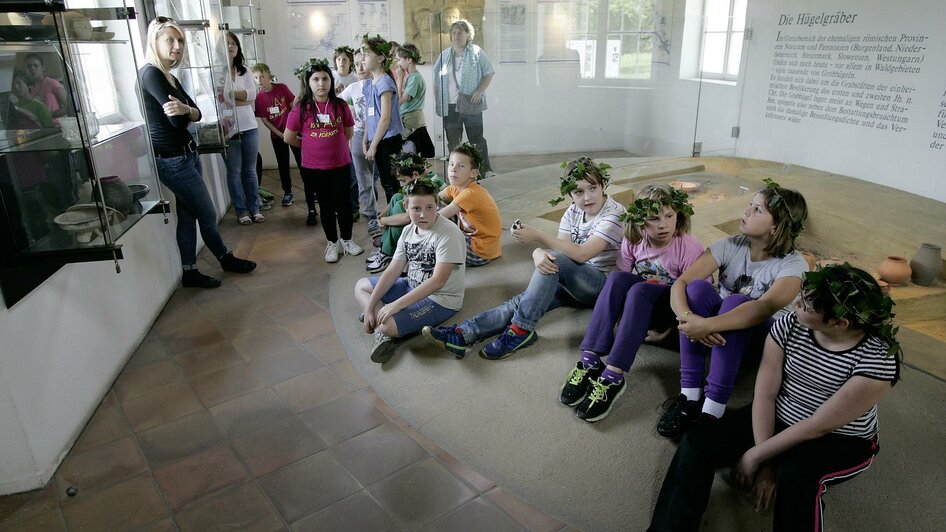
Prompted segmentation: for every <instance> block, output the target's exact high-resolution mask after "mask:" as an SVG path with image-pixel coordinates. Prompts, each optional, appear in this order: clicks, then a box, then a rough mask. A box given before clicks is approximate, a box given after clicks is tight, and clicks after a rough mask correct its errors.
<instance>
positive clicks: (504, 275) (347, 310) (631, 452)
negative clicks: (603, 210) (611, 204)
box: [331, 159, 946, 531]
mask: <svg viewBox="0 0 946 532" xmlns="http://www.w3.org/2000/svg"><path fill="white" fill-rule="evenodd" d="M688 161H689V162H687V161H684V162H683V163H681V162H680V161H669V162H666V163H662V162H660V161H656V160H642V159H615V160H608V162H609V163H611V164H613V165H614V166H615V167H616V168H615V170H614V175H615V182H614V185H613V186H612V189H611V191H610V192H611V193H612V194H615V195H616V196H617V197H619V198H620V197H622V196H623V197H627V194H628V193H627V192H626V191H627V190H628V187H631V186H633V187H638V188H639V186H640V185H641V183H645V182H647V180H649V179H651V178H652V177H653V176H654V175H657V174H658V173H664V174H666V173H667V172H663V171H662V170H661V168H663V169H664V170H666V169H668V168H670V169H671V170H672V169H674V168H675V169H676V170H673V171H670V172H669V173H670V174H673V173H675V172H677V171H688V172H691V171H694V170H698V169H694V168H690V166H692V164H693V163H692V160H688ZM766 164H767V163H764V162H756V163H754V164H750V165H748V166H749V167H753V166H755V167H764V166H765V165H766ZM778 168H780V169H783V170H784V168H783V167H782V166H781V165H779V166H778ZM559 171H560V170H558V167H557V165H549V166H545V167H538V168H534V169H527V170H521V171H517V172H514V173H509V174H505V175H500V176H497V177H495V178H492V179H490V180H488V181H486V182H484V185H485V186H486V187H487V188H488V189H489V190H490V192H491V193H492V194H493V196H494V198H496V200H497V203H498V204H499V206H500V210H501V212H502V214H503V221H504V225H505V226H508V225H509V224H510V223H511V222H512V220H514V219H516V218H522V219H523V221H525V222H527V223H528V222H531V223H534V224H536V225H538V226H540V227H542V228H543V229H546V230H549V231H552V230H554V228H555V227H556V226H557V222H554V221H552V220H549V219H545V218H539V216H541V215H542V214H544V213H548V212H550V211H553V210H554V209H553V208H552V207H549V205H548V204H547V203H546V202H547V200H548V199H550V198H552V197H554V195H555V194H554V192H555V189H556V180H555V179H554V176H555V175H556V173H557V172H559ZM695 177H698V178H700V179H703V180H704V185H712V184H713V183H716V184H719V183H723V182H726V178H725V177H724V176H722V174H719V175H715V174H707V173H702V174H693V175H690V176H689V179H691V180H692V179H693V178H695ZM671 179H674V178H673V177H666V175H665V176H664V177H660V178H659V179H656V180H657V181H669V180H671ZM783 179H784V178H783ZM799 179H802V178H801V177H799ZM741 182H742V181H739V179H735V180H732V182H726V187H722V188H720V189H719V190H717V191H716V192H709V191H707V192H705V194H706V195H707V196H706V197H704V198H702V200H701V202H697V213H698V217H697V218H696V225H697V226H698V227H697V228H696V230H695V231H694V232H695V234H697V236H699V237H700V238H701V239H703V241H704V244H708V243H709V241H710V240H711V239H714V238H718V237H719V236H721V235H722V234H725V226H724V225H723V226H721V225H720V224H719V223H714V222H713V221H711V219H710V218H708V217H704V218H702V219H701V218H700V217H699V213H700V209H701V204H702V205H703V207H702V208H704V211H705V212H714V209H717V208H721V207H720V206H719V205H714V203H720V202H725V201H730V202H732V203H733V205H738V204H741V203H742V201H743V198H738V197H735V196H738V195H739V194H740V190H741V189H739V188H738V186H739V183H741ZM799 182H803V180H802V181H799ZM622 185H623V186H622ZM746 186H748V187H750V188H753V189H754V188H757V186H758V183H752V180H751V179H750V180H749V181H746ZM793 186H796V187H797V188H800V189H802V190H803V192H804V190H805V188H804V187H803V186H800V185H797V184H793ZM622 192H623V194H622ZM822 201H825V199H822ZM745 202H748V199H745ZM728 208H729V209H730V210H732V209H733V208H735V209H736V210H735V211H733V212H732V213H731V215H732V217H733V218H735V217H738V215H739V214H740V212H741V211H740V210H739V207H728ZM728 214H729V211H727V216H728ZM550 218H552V219H557V216H550ZM701 224H703V225H702V227H700V226H701ZM717 233H718V235H717ZM504 237H507V239H506V241H505V245H504V248H503V252H504V255H503V258H502V259H500V260H498V261H497V262H495V263H493V264H491V265H488V266H486V267H483V268H476V269H469V270H468V272H467V283H466V285H467V290H466V299H465V303H464V308H463V310H462V311H461V312H460V313H459V314H458V315H457V317H456V319H457V321H459V320H461V319H463V318H466V317H468V316H471V315H473V314H475V313H476V312H478V311H480V310H483V309H486V308H489V307H491V306H493V305H495V304H498V303H500V302H501V301H502V300H504V299H506V298H508V297H510V296H512V295H514V294H516V293H517V292H519V291H521V290H522V289H524V288H525V286H526V284H527V282H528V279H529V276H530V275H531V271H532V264H531V260H530V258H529V254H530V252H531V247H529V246H523V245H518V244H515V243H514V242H512V240H511V239H509V238H508V234H506V235H504ZM364 275H365V272H364V269H363V261H362V260H361V257H346V258H343V259H342V262H341V263H339V264H338V265H337V266H336V268H335V270H334V271H333V275H332V281H331V283H332V286H331V308H332V312H333V319H334V322H335V325H336V329H337V333H338V336H339V338H340V339H341V341H342V344H343V345H344V347H345V348H346V351H347V352H348V355H349V358H350V359H351V362H352V364H353V365H354V367H355V368H356V370H357V371H358V372H359V373H360V374H361V375H362V376H364V377H365V378H366V379H367V380H368V381H369V382H370V383H371V385H372V386H373V387H374V389H375V390H377V392H378V393H379V394H380V395H381V396H382V397H383V398H384V399H385V400H386V401H387V402H388V403H390V404H391V405H392V406H393V407H394V408H395V409H396V410H397V411H398V412H400V413H401V415H403V416H404V417H405V418H406V419H407V420H409V421H410V422H411V424H412V425H413V426H415V427H416V428H418V430H420V431H421V432H423V433H424V434H425V435H427V436H428V437H430V438H431V439H433V440H434V441H435V442H436V443H437V444H438V445H440V446H441V447H443V448H444V449H446V450H447V451H449V452H450V453H452V454H454V455H455V456H457V457H458V458H459V459H460V460H461V461H462V462H463V463H465V464H466V465H468V466H469V467H471V468H472V469H474V470H476V471H478V472H480V473H481V474H483V475H484V476H486V477H487V478H489V479H491V480H493V481H494V482H496V484H497V485H498V486H500V487H502V488H503V489H505V490H508V491H510V492H512V493H514V494H515V495H517V496H519V497H521V498H523V499H524V500H525V501H527V502H529V503H531V504H534V505H535V506H537V507H538V508H540V509H542V510H543V511H546V512H548V513H551V514H553V515H555V516H557V517H559V518H561V519H563V520H564V521H566V522H568V523H569V524H571V525H573V526H575V527H577V528H580V529H583V530H643V529H644V528H646V526H647V523H648V522H649V518H650V512H651V509H652V507H653V502H654V500H655V499H656V495H657V491H658V490H659V487H660V482H661V480H662V478H663V474H664V472H665V471H666V467H667V465H668V464H669V462H670V458H671V456H672V454H673V452H674V449H675V445H674V444H673V443H672V442H670V441H668V440H666V439H664V438H661V437H660V436H658V435H657V434H656V432H655V429H654V426H655V424H656V421H657V419H658V417H659V415H660V405H661V403H663V401H664V400H665V399H666V398H668V397H670V396H671V395H674V394H676V393H677V391H678V387H679V381H678V370H679V362H678V355H677V354H676V353H675V352H673V351H669V350H666V349H662V348H657V347H652V346H645V347H644V348H642V349H641V351H640V353H639V354H638V358H637V362H636V363H635V365H634V367H633V369H632V370H631V373H630V374H629V377H628V379H629V380H628V384H629V389H628V391H627V392H626V393H625V394H624V396H623V397H622V398H621V399H620V401H619V403H618V404H616V406H615V409H614V411H613V412H612V414H611V415H610V416H609V417H608V418H607V419H606V420H604V421H603V422H601V423H598V424H594V425H590V424H587V423H585V422H583V421H581V420H579V419H577V418H576V417H575V416H574V414H573V411H572V410H571V409H569V408H566V407H564V406H562V405H560V404H559V402H558V392H559V387H560V386H561V384H562V381H563V379H564V378H565V376H566V374H567V373H568V371H569V369H570V368H571V367H573V366H574V364H575V361H576V360H577V353H578V350H577V347H578V343H579V342H580V340H581V337H582V335H583V333H584V328H585V325H586V324H587V322H588V319H589V317H590V313H591V311H590V310H578V309H567V308H563V309H558V310H555V311H553V312H551V313H550V314H548V315H547V316H546V317H545V318H544V319H543V320H542V321H541V323H540V325H539V327H538V333H539V338H540V339H539V341H538V343H536V344H535V345H533V346H532V347H530V348H528V349H526V350H524V351H522V352H520V353H519V354H517V355H515V356H513V357H511V358H509V359H507V360H504V361H499V362H491V361H486V360H483V359H480V358H479V357H478V356H477V355H476V352H475V351H471V352H470V354H468V355H467V357H466V358H465V359H463V360H456V359H455V358H454V357H453V356H451V355H448V354H446V353H444V352H442V351H439V350H438V349H437V348H436V347H434V346H431V345H428V344H425V343H424V341H423V339H422V338H420V337H417V338H413V339H410V340H407V341H406V342H405V343H404V345H402V346H401V348H400V350H399V352H398V354H397V355H395V357H394V359H392V360H391V361H390V362H389V363H387V364H385V365H384V366H379V365H377V364H373V363H372V362H370V361H369V360H368V352H369V350H370V347H371V337H370V336H369V335H366V334H363V333H362V332H361V329H360V324H359V323H358V321H357V319H356V316H357V315H358V312H359V309H357V308H356V304H355V302H354V300H353V297H352V291H353V286H354V283H355V281H356V280H357V279H358V278H359V277H362V276H364ZM929 345H930V346H932V347H931V349H934V350H939V351H938V352H936V353H925V354H926V355H927V356H931V357H933V359H935V360H942V359H943V358H946V351H944V350H942V348H941V347H942V343H937V342H933V343H931V344H929ZM478 348H479V346H477V349H478ZM908 360H909V352H908ZM743 368H744V369H743V371H742V375H741V377H740V380H739V383H738V390H737V395H736V397H735V398H734V399H733V401H732V403H731V405H732V406H737V405H742V404H745V403H746V402H748V401H749V398H750V396H751V388H752V384H753V377H752V376H753V374H754V371H755V365H754V364H745V365H744V366H743ZM934 373H935V372H934ZM944 407H946V382H944V381H942V380H939V379H937V378H935V377H933V376H931V375H928V374H926V373H924V372H921V371H917V370H916V369H914V368H912V367H904V369H903V381H902V382H901V384H899V385H898V386H896V387H895V388H894V389H893V390H892V392H891V393H890V394H889V395H888V397H887V400H886V401H885V402H884V403H882V405H881V408H880V423H881V427H882V428H881V438H880V439H881V448H882V450H881V453H880V455H879V456H878V458H877V460H876V462H875V464H874V466H873V467H872V468H871V469H870V470H868V471H867V472H866V473H864V474H862V475H861V476H860V477H858V478H856V479H854V480H852V481H851V482H849V483H847V484H843V485H841V486H838V487H834V488H830V489H829V490H828V494H827V496H826V499H825V500H826V502H827V513H826V521H827V524H828V527H829V529H833V530H934V529H939V528H940V527H941V526H942V525H941V524H942V523H943V522H946V505H943V504H942V501H941V499H940V496H939V493H940V492H941V491H942V490H941V485H942V480H941V479H942V478H943V477H944V476H946V455H944V453H943V452H942V446H943V443H944V442H946V425H944V424H943V423H942V419H943V413H944V412H946V408H944ZM723 476H724V475H722V474H721V475H719V477H718V481H717V483H716V486H715V491H714V495H713V500H712V501H711V502H710V509H709V511H708V512H707V515H706V526H705V527H704V529H705V530H710V531H723V530H725V531H733V530H768V529H770V521H771V519H770V516H757V515H756V514H755V513H754V512H753V511H752V509H751V507H750V506H749V505H748V504H747V503H746V502H744V500H743V496H742V494H741V493H739V492H737V491H735V490H733V489H731V488H729V487H728V486H727V485H726V484H725V483H724V482H722V481H721V480H720V479H721V478H722V477H723Z"/></svg>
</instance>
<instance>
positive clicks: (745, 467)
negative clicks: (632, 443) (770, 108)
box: [649, 263, 901, 532]
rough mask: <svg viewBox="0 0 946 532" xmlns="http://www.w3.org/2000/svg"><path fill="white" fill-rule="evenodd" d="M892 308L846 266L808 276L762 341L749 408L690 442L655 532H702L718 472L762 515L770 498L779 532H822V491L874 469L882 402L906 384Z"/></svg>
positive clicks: (667, 487) (697, 430) (667, 488)
mask: <svg viewBox="0 0 946 532" xmlns="http://www.w3.org/2000/svg"><path fill="white" fill-rule="evenodd" d="M892 308H893V301H891V299H890V298H889V297H887V296H885V295H884V294H883V292H882V291H881V289H880V286H878V284H877V281H875V280H874V279H873V277H871V276H870V274H868V273H867V272H865V271H863V270H860V269H857V268H854V267H852V266H851V265H849V264H846V263H845V264H843V265H834V266H827V267H825V268H823V269H820V270H818V271H815V272H808V273H807V274H805V281H804V289H803V290H802V295H801V297H800V298H798V302H797V303H796V304H795V313H793V314H792V313H790V314H787V315H785V316H783V317H782V318H780V319H779V320H778V321H777V322H776V323H775V325H773V326H772V331H771V333H770V334H769V336H768V338H767V339H766V342H765V348H764V350H763V353H762V362H761V365H760V366H759V373H758V376H757V377H756V383H755V396H754V400H753V401H754V402H753V403H752V404H751V405H749V406H747V407H745V408H742V409H740V410H738V411H736V412H733V413H732V414H730V415H728V416H726V417H724V418H723V419H721V420H719V421H717V422H715V423H707V424H703V423H700V424H698V425H697V426H696V427H694V428H693V429H692V430H690V431H689V432H687V433H686V436H684V438H683V441H682V442H681V443H680V446H679V447H678V448H677V452H676V453H675V454H674V456H673V462H672V463H671V464H670V468H669V470H668V471H667V475H666V477H665V478H664V482H663V486H662V487H661V489H660V495H659V497H658V498H657V504H656V506H655V508H654V514H653V519H652V521H651V525H650V528H649V530H653V531H655V532H663V531H684V530H687V531H689V530H694V531H695V530H697V529H699V527H700V521H701V520H702V515H703V512H704V510H705V509H706V505H707V502H708V501H709V497H710V489H711V487H712V485H713V477H714V473H715V470H716V469H717V468H720V467H725V466H728V465H731V466H732V473H733V478H734V480H735V481H736V484H737V485H739V486H741V487H744V488H750V489H751V491H752V496H753V499H754V500H755V505H756V510H757V511H764V510H765V508H766V507H767V506H768V505H769V503H770V502H771V500H772V497H775V512H774V516H773V521H774V525H775V526H774V529H775V530H815V531H820V530H822V529H823V528H824V500H823V499H822V495H824V492H825V490H826V488H827V486H828V485H830V484H837V483H840V482H843V481H845V480H848V479H850V478H851V477H853V476H855V475H857V474H859V473H860V472H862V471H864V470H865V469H867V468H868V467H870V465H871V463H872V462H873V460H874V457H875V456H876V455H877V453H878V452H879V450H880V447H879V445H878V439H877V436H878V425H877V403H879V402H880V400H881V399H882V398H883V396H884V395H885V394H886V393H887V391H888V390H890V388H891V387H893V386H894V385H895V384H896V383H897V380H898V379H899V376H900V357H901V349H900V345H899V344H898V343H897V339H896V332H897V329H896V328H895V327H894V326H893V325H892V319H893V316H894V315H893V313H892V312H891V309H892Z"/></svg>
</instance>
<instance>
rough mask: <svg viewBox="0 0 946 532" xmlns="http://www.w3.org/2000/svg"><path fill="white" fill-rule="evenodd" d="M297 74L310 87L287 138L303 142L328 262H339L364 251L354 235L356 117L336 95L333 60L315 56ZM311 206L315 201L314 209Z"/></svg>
mask: <svg viewBox="0 0 946 532" xmlns="http://www.w3.org/2000/svg"><path fill="white" fill-rule="evenodd" d="M296 73H297V74H299V75H300V76H301V77H302V79H303V83H304V86H305V91H304V92H303V94H302V97H301V98H299V102H298V103H297V104H296V105H295V106H294V107H293V108H292V111H290V113H289V118H288V119H287V120H286V132H285V134H284V136H283V140H284V141H285V142H286V144H289V145H290V146H301V147H302V168H301V169H300V173H301V174H302V183H303V185H304V186H305V190H306V192H305V195H306V199H307V200H308V198H310V197H312V192H318V195H319V202H321V204H322V231H324V232H325V238H326V239H327V240H328V243H327V244H326V246H325V262H329V263H331V262H338V257H339V255H341V254H345V255H360V254H361V253H363V252H364V250H363V249H361V246H359V245H358V244H356V243H355V242H353V241H352V239H351V232H352V213H351V202H350V201H349V188H350V185H349V182H350V180H351V153H350V152H349V151H348V141H349V139H351V136H352V129H353V127H354V125H355V119H354V118H352V116H351V110H350V109H349V108H348V104H346V103H345V102H344V101H342V100H341V99H340V98H339V97H338V96H336V95H335V87H334V85H335V82H334V80H333V79H332V71H331V70H330V69H329V67H328V61H326V60H324V59H310V60H309V61H307V62H306V64H305V65H303V66H302V67H301V68H299V69H297V70H296ZM300 137H301V139H300ZM312 208H314V206H310V212H311V209H312ZM336 220H337V223H338V227H337V228H336ZM339 232H341V240H339V238H338V236H339V235H338V233H339Z"/></svg>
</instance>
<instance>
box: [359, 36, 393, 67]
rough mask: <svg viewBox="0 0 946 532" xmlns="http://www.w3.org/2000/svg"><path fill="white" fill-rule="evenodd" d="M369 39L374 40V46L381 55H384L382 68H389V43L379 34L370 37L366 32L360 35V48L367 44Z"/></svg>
mask: <svg viewBox="0 0 946 532" xmlns="http://www.w3.org/2000/svg"><path fill="white" fill-rule="evenodd" d="M369 40H374V41H375V42H374V48H377V50H378V51H379V52H381V55H383V56H384V70H388V69H389V68H391V61H392V60H393V58H392V57H391V43H390V42H389V41H386V40H385V39H384V37H382V36H381V35H379V34H377V33H376V34H375V35H374V37H370V36H369V35H368V34H367V33H366V34H364V35H362V36H361V43H362V48H365V46H367V45H368V41H369Z"/></svg>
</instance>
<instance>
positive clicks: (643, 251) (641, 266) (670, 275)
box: [617, 234, 712, 284]
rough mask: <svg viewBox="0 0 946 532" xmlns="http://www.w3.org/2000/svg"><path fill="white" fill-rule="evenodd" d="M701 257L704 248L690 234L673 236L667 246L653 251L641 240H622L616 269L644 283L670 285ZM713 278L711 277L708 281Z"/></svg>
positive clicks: (645, 241) (652, 248) (644, 240)
mask: <svg viewBox="0 0 946 532" xmlns="http://www.w3.org/2000/svg"><path fill="white" fill-rule="evenodd" d="M702 254H703V245H702V244H700V241H699V240H697V238H696V237H695V236H693V235H691V234H684V235H679V234H678V235H674V237H673V239H671V240H670V243H669V244H667V245H666V246H664V247H662V248H654V247H652V246H650V245H648V243H647V239H646V238H644V239H643V240H641V241H640V243H638V244H637V245H634V244H631V243H630V242H628V240H627V238H625V239H624V240H622V241H621V254H620V255H619V256H618V264H617V266H618V269H619V270H621V271H624V272H630V273H633V274H636V275H640V276H641V277H643V278H644V279H645V280H647V281H651V282H657V283H660V284H673V282H674V281H676V280H677V278H678V277H680V275H682V274H683V272H684V271H686V269H687V268H689V267H690V265H692V264H693V263H694V262H696V259H698V258H700V255H702ZM710 279H712V278H710Z"/></svg>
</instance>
